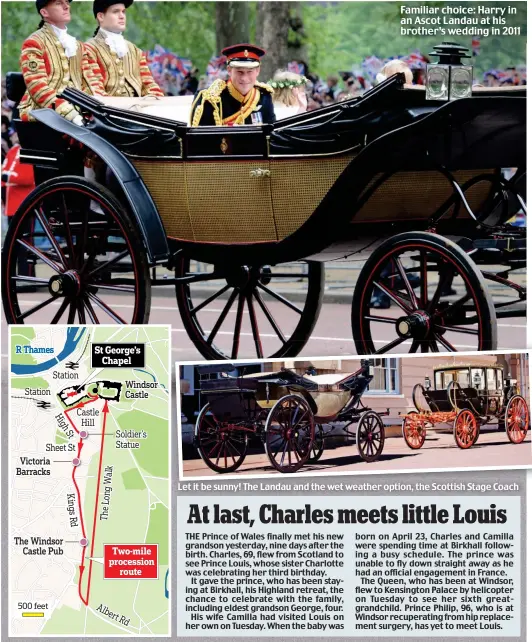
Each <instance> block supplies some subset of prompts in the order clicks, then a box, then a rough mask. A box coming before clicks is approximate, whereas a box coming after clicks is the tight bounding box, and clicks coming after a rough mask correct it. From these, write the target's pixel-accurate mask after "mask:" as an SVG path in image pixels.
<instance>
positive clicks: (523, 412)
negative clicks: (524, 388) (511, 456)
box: [504, 395, 530, 444]
mask: <svg viewBox="0 0 532 642" xmlns="http://www.w3.org/2000/svg"><path fill="white" fill-rule="evenodd" d="M504 423H505V425H506V434H507V435H508V439H509V440H510V441H511V442H512V443H513V444H520V443H521V442H523V441H524V440H525V437H526V434H527V432H528V427H529V425H530V413H529V410H528V404H527V403H526V401H525V399H524V397H522V396H521V395H514V396H513V397H512V398H511V399H510V401H509V402H508V405H507V406H506V412H505V415H504Z"/></svg>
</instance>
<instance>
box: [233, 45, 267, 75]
mask: <svg viewBox="0 0 532 642" xmlns="http://www.w3.org/2000/svg"><path fill="white" fill-rule="evenodd" d="M265 53H266V52H265V51H264V49H262V48H261V47H257V46H256V45H249V44H240V45H231V46H230V47H225V49H222V55H223V56H225V57H226V58H227V64H228V65H229V67H242V68H247V69H252V68H253V67H259V66H260V59H261V58H262V56H264V54H265Z"/></svg>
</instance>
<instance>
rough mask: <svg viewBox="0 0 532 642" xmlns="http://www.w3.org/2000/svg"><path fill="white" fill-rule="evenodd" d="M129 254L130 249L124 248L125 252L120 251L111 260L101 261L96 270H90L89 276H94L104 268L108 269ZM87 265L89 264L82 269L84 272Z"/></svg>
mask: <svg viewBox="0 0 532 642" xmlns="http://www.w3.org/2000/svg"><path fill="white" fill-rule="evenodd" d="M128 255H129V250H124V251H123V252H120V253H119V254H117V255H116V256H114V257H113V258H112V259H109V261H105V263H101V264H100V265H98V267H96V268H94V270H92V271H91V272H89V278H92V277H93V276H94V275H95V274H98V273H99V272H101V271H102V270H107V269H108V268H110V267H111V266H112V265H116V264H117V263H118V262H119V261H121V260H122V259H125V258H126V256H128ZM86 265H87V264H85V265H84V266H83V269H82V270H81V272H84V270H85V268H86Z"/></svg>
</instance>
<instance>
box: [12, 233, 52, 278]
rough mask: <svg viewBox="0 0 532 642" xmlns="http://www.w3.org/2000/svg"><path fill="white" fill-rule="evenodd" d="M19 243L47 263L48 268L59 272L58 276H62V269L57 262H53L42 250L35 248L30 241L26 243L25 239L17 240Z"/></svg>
mask: <svg viewBox="0 0 532 642" xmlns="http://www.w3.org/2000/svg"><path fill="white" fill-rule="evenodd" d="M17 243H20V245H22V247H25V248H26V249H27V250H29V251H30V252H32V254H35V256H37V257H39V258H40V259H41V261H42V262H43V263H46V265H47V266H48V267H51V268H52V270H53V271H54V272H57V273H58V274H61V267H60V266H59V265H57V263H56V262H55V261H52V259H49V258H48V257H47V256H46V254H44V253H43V252H41V250H38V249H37V248H36V247H34V246H33V245H32V244H31V243H28V241H25V240H24V239H17Z"/></svg>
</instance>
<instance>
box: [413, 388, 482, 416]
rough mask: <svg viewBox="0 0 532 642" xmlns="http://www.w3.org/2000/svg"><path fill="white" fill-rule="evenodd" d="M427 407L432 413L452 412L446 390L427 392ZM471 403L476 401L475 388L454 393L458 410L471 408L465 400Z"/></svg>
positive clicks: (476, 391) (476, 392)
mask: <svg viewBox="0 0 532 642" xmlns="http://www.w3.org/2000/svg"><path fill="white" fill-rule="evenodd" d="M426 394H427V399H428V402H429V406H430V407H431V410H432V411H433V412H451V411H452V410H454V408H453V405H452V403H451V402H450V401H449V397H448V395H447V390H429V391H427V393H426ZM468 399H469V400H471V401H472V402H473V403H474V401H475V400H476V399H478V390H476V389H475V388H460V390H459V391H457V393H456V401H457V404H458V407H459V408H460V409H463V408H471V406H470V404H469V403H468V401H467V400H468Z"/></svg>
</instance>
